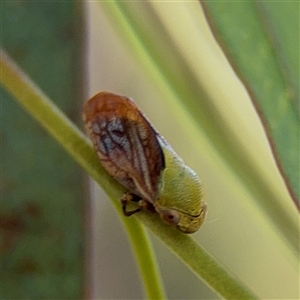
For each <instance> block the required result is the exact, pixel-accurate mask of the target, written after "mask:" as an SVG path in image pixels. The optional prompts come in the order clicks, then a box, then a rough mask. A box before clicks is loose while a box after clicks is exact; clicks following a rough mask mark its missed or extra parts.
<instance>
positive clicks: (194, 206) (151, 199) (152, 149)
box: [83, 92, 207, 233]
mask: <svg viewBox="0 0 300 300" xmlns="http://www.w3.org/2000/svg"><path fill="white" fill-rule="evenodd" d="M83 118H84V122H85V126H86V129H87V132H88V135H89V137H90V138H91V140H92V142H93V145H94V148H95V150H96V152H97V155H98V157H99V160H100V162H101V164H102V166H103V167H104V168H105V169H106V171H107V172H108V173H109V174H110V175H111V176H113V177H114V178H115V179H116V180H117V181H118V182H119V183H120V184H121V185H122V186H123V187H125V188H126V189H127V190H128V192H127V193H125V194H124V195H123V197H122V199H121V202H122V207H123V211H124V214H125V215H126V216H129V215H132V214H133V213H135V212H138V211H140V210H141V209H145V210H149V211H153V212H156V213H158V214H159V216H160V217H161V218H162V219H163V220H164V221H165V222H167V223H169V224H171V225H174V226H176V227H177V228H178V229H179V230H180V231H182V232H184V233H193V232H195V231H197V230H198V229H199V228H200V226H201V224H202V223H203V221H204V218H205V214H206V208H207V205H206V203H205V202H204V200H203V187H202V183H201V181H200V179H199V177H198V176H197V174H196V173H195V172H194V171H193V170H192V169H191V168H189V167H188V166H187V165H185V163H184V162H183V160H182V159H181V158H180V157H179V156H178V155H177V154H176V153H175V151H174V150H173V149H172V148H171V146H170V145H169V144H168V143H167V142H166V141H165V140H164V138H162V137H161V136H160V134H159V133H158V132H157V131H156V130H155V129H154V128H153V127H152V125H151V124H150V122H149V121H148V120H147V119H146V117H145V116H144V115H143V114H142V113H141V112H140V111H139V109H138V108H137V106H136V105H135V104H134V102H133V101H132V100H131V99H129V98H127V97H124V96H119V95H116V94H113V93H109V92H101V93H99V94H97V95H95V96H94V97H92V98H91V99H90V100H88V101H87V102H86V104H85V106H84V114H83ZM132 201H134V202H137V203H138V208H137V209H135V210H132V211H128V210H127V207H128V204H129V203H130V202H132Z"/></svg>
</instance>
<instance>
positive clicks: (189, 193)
mask: <svg viewBox="0 0 300 300" xmlns="http://www.w3.org/2000/svg"><path fill="white" fill-rule="evenodd" d="M158 139H159V142H160V145H161V147H162V150H163V154H164V157H165V169H164V170H163V172H162V176H161V182H160V184H161V187H160V192H159V196H158V198H157V199H156V200H155V202H154V207H155V209H156V211H157V212H158V213H159V214H160V215H162V216H164V217H163V219H165V220H166V221H167V222H168V218H170V216H173V218H174V220H173V222H174V223H175V224H176V222H177V220H179V221H178V223H177V224H176V227H178V229H180V230H181V231H183V232H185V233H193V232H195V231H197V230H198V229H199V228H200V226H201V225H202V223H203V221H204V218H205V214H206V203H205V202H204V199H203V196H204V193H203V186H202V183H201V181H200V179H199V177H198V175H197V174H196V173H195V172H194V171H193V170H192V169H191V168H190V167H188V166H187V165H186V164H185V163H184V162H183V160H182V159H181V158H180V157H179V156H178V155H177V154H176V152H175V151H174V150H173V149H172V148H171V147H170V145H169V144H167V143H166V142H165V141H164V140H163V139H161V138H158ZM170 212H173V213H170ZM169 221H170V222H171V223H172V220H169Z"/></svg>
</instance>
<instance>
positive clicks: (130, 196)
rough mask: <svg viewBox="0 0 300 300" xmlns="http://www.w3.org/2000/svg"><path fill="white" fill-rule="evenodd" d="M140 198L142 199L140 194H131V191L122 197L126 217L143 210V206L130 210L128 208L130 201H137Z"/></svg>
mask: <svg viewBox="0 0 300 300" xmlns="http://www.w3.org/2000/svg"><path fill="white" fill-rule="evenodd" d="M139 200H140V198H139V197H138V196H136V195H134V194H131V193H129V192H127V193H125V194H123V196H122V198H121V203H122V209H123V213H124V215H125V216H126V217H129V216H131V215H133V214H135V213H137V212H139V211H141V207H139V208H137V209H134V210H130V211H128V210H127V205H128V204H129V203H130V202H137V201H139Z"/></svg>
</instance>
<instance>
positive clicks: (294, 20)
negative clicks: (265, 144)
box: [203, 1, 300, 208]
mask: <svg viewBox="0 0 300 300" xmlns="http://www.w3.org/2000/svg"><path fill="white" fill-rule="evenodd" d="M299 5H300V4H299V2H288V3H287V2H268V1H262V2H259V1H241V2H239V3H237V2H227V1H226V2H215V1H203V6H204V8H205V11H206V14H207V17H208V21H209V23H210V25H211V27H212V29H213V31H214V33H215V37H216V38H217V40H218V41H219V43H220V44H221V45H222V47H223V49H224V51H225V53H226V55H227V58H228V59H229V61H230V63H231V65H232V66H233V67H234V69H235V71H236V72H237V73H238V75H239V77H240V78H241V79H242V81H243V83H244V84H245V86H246V88H247V90H248V91H249V94H250V95H251V99H252V101H253V104H254V105H255V107H256V109H257V112H258V113H259V115H260V117H261V120H262V122H263V125H264V127H265V130H266V133H267V135H268V139H269V142H270V144H271V146H272V150H273V153H274V157H275V159H276V162H277V165H278V167H279V169H280V171H281V173H282V176H283V178H284V180H285V183H286V185H287V187H288V189H289V191H290V194H291V196H292V198H293V199H294V202H295V204H296V206H297V207H298V208H299V207H300V202H299V201H300V194H299V193H300V187H299V183H300V177H299V169H300V165H299V153H300V148H299V146H300V144H299V132H300V118H299V82H300V80H299V18H300V14H299V8H300V7H299Z"/></svg>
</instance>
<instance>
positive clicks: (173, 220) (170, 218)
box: [161, 209, 180, 225]
mask: <svg viewBox="0 0 300 300" xmlns="http://www.w3.org/2000/svg"><path fill="white" fill-rule="evenodd" d="M161 217H162V219H163V220H164V221H166V222H167V223H169V224H172V225H176V224H178V223H179V221H180V215H179V213H178V212H177V211H176V210H172V209H167V210H163V211H162V212H161Z"/></svg>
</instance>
